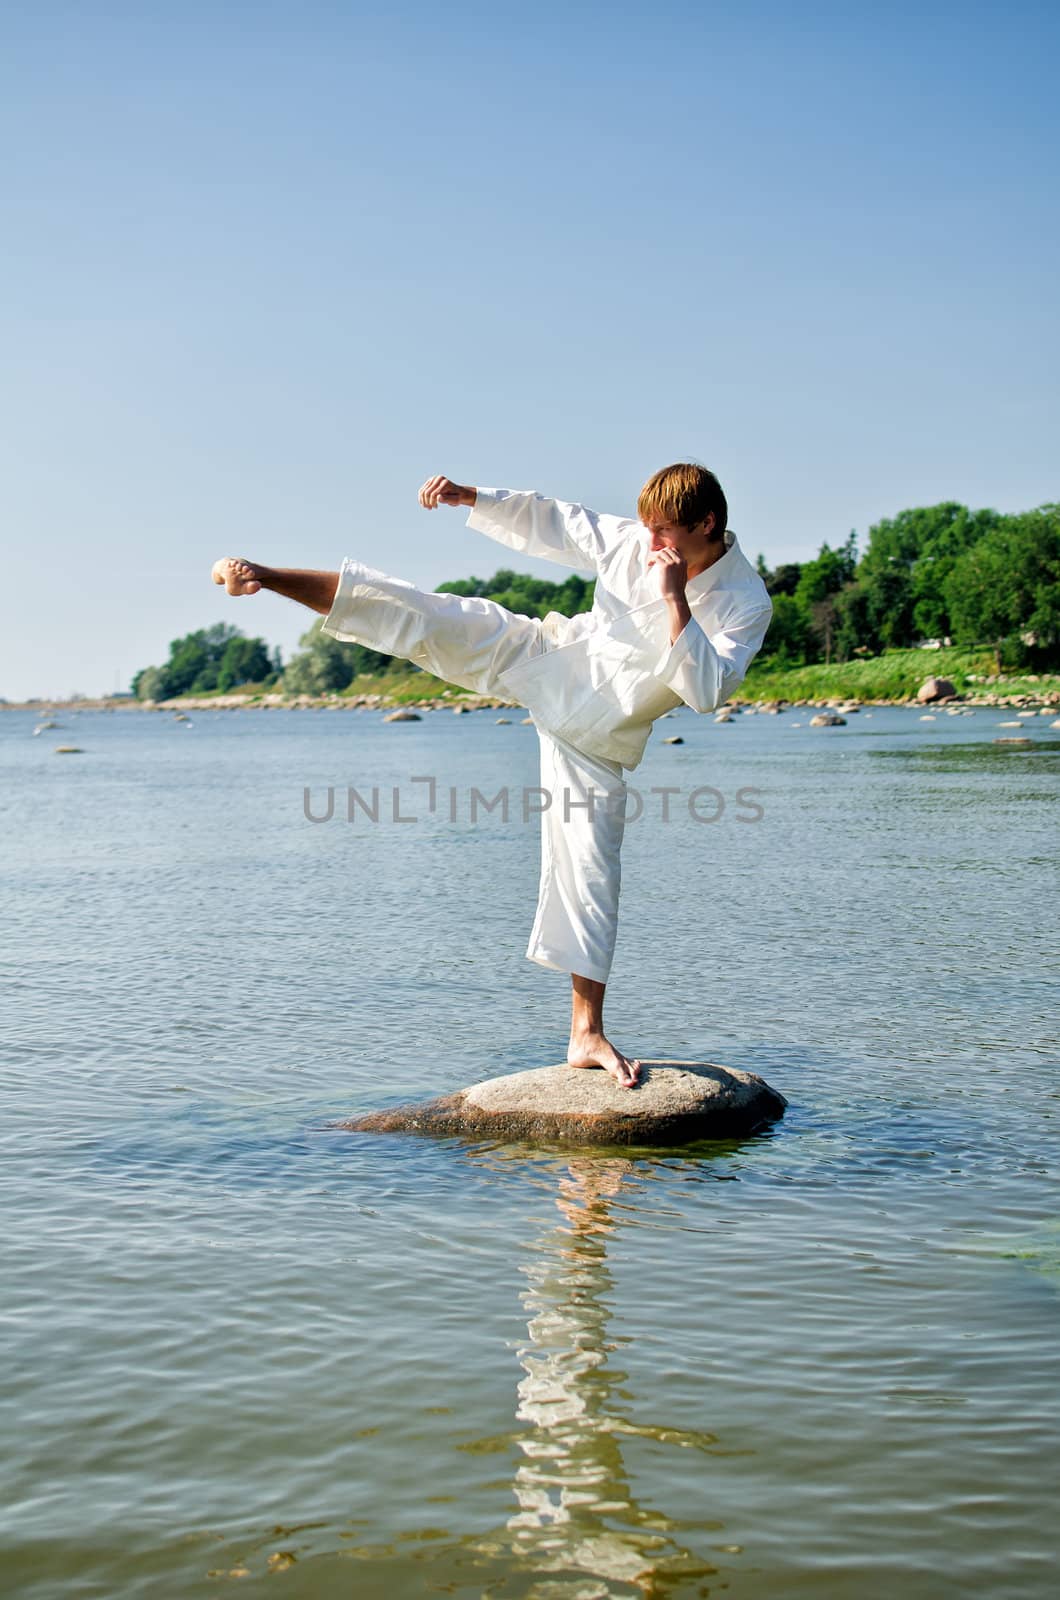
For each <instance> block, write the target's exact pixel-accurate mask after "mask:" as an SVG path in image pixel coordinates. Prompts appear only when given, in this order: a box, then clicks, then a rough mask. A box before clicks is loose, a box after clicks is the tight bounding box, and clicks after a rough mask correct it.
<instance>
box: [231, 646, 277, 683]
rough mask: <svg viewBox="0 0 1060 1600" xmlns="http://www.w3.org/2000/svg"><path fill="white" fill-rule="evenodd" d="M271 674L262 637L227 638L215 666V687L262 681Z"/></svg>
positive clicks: (271, 670)
mask: <svg viewBox="0 0 1060 1600" xmlns="http://www.w3.org/2000/svg"><path fill="white" fill-rule="evenodd" d="M272 675H273V668H272V660H271V658H270V656H269V651H268V646H267V645H266V643H265V641H264V639H229V641H228V643H227V644H226V645H225V648H224V654H223V655H222V656H221V660H220V662H219V663H218V667H217V687H218V688H219V689H222V690H228V689H236V688H238V687H239V685H240V684H243V683H264V682H265V681H266V679H268V678H271V677H272Z"/></svg>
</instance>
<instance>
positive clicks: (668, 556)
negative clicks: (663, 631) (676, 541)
mask: <svg viewBox="0 0 1060 1600" xmlns="http://www.w3.org/2000/svg"><path fill="white" fill-rule="evenodd" d="M648 565H649V567H655V568H657V571H658V579H659V593H660V594H661V595H662V597H663V599H664V600H665V601H666V607H667V610H668V611H669V613H670V643H671V644H676V642H677V640H678V639H679V638H680V637H681V635H682V633H684V631H685V628H686V627H687V625H688V623H689V621H690V619H691V616H692V612H691V610H690V608H689V604H688V600H687V598H686V596H685V586H686V584H687V583H688V562H687V561H686V560H685V558H684V556H681V555H678V553H677V551H676V550H674V549H672V548H671V547H670V546H669V545H664V547H663V548H662V549H661V550H654V551H653V552H652V554H651V555H650V556H649V557H648Z"/></svg>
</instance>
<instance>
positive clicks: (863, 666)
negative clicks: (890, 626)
mask: <svg viewBox="0 0 1060 1600" xmlns="http://www.w3.org/2000/svg"><path fill="white" fill-rule="evenodd" d="M994 671H995V663H994V655H993V651H991V650H982V649H979V650H962V649H960V648H959V647H957V646H953V647H952V648H950V649H948V650H887V651H885V652H884V654H883V655H880V656H869V657H867V658H866V659H864V660H857V661H844V662H842V663H841V664H839V665H834V666H827V667H826V666H823V665H817V666H812V667H774V666H773V665H772V664H771V663H769V662H758V663H756V664H755V665H753V666H752V667H751V670H750V672H748V674H747V677H746V678H745V679H744V682H743V684H742V685H741V687H740V689H739V692H738V695H737V698H738V699H743V700H833V699H836V698H838V697H840V696H842V697H843V698H844V699H852V700H910V699H912V698H913V697H914V696H915V694H916V692H917V690H918V689H919V687H920V685H921V684H922V683H923V681H924V679H925V678H931V677H937V678H949V679H950V681H951V682H952V684H953V686H954V688H955V689H956V691H957V693H958V694H968V695H975V694H988V693H990V692H992V691H993V692H997V693H1001V694H1006V695H1012V694H1045V693H1048V692H1049V691H1052V690H1060V676H1058V675H1055V674H1053V675H1051V676H1048V677H1046V676H1044V675H1043V676H1042V677H1041V678H1040V679H1039V680H1038V681H1037V682H1032V681H1031V680H1030V679H1029V678H1024V677H1015V676H1014V677H1006V678H1005V680H1004V681H1003V682H1002V683H989V684H988V683H973V682H971V681H970V677H969V675H970V674H975V675H977V676H989V675H991V674H993V672H994Z"/></svg>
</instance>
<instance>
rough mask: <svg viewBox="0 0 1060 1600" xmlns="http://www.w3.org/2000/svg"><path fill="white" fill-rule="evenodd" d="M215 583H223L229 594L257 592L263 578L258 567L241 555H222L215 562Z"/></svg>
mask: <svg viewBox="0 0 1060 1600" xmlns="http://www.w3.org/2000/svg"><path fill="white" fill-rule="evenodd" d="M211 577H212V578H213V581H214V583H223V584H224V586H225V588H226V589H227V591H228V593H229V594H257V592H258V590H259V589H260V588H261V578H260V577H259V576H258V571H257V568H256V567H253V566H251V564H250V562H249V561H244V560H243V558H242V557H241V556H222V558H221V560H220V561H215V562H214V564H213V572H212V573H211Z"/></svg>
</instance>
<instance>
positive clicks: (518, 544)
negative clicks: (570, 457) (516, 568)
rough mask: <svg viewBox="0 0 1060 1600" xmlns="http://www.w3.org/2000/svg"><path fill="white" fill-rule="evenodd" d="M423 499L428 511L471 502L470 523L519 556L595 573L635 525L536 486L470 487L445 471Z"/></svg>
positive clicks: (431, 480)
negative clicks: (546, 493) (554, 496)
mask: <svg viewBox="0 0 1060 1600" xmlns="http://www.w3.org/2000/svg"><path fill="white" fill-rule="evenodd" d="M419 500H420V505H421V506H423V507H425V509H426V510H428V511H433V510H434V509H435V507H436V506H439V505H448V506H469V507H470V508H471V515H470V516H469V517H468V519H467V520H468V527H469V528H474V529H475V530H476V531H477V532H479V533H485V534H488V535H489V537H490V538H491V539H496V540H497V541H498V543H500V544H503V545H507V547H508V549H509V550H517V551H518V552H519V554H520V555H526V556H539V557H540V558H541V559H543V560H545V561H558V562H559V563H560V565H561V566H564V567H573V568H574V569H575V570H576V571H578V572H590V573H595V572H597V571H598V570H599V568H600V564H601V562H602V561H603V559H604V557H605V556H606V555H607V553H608V551H610V550H611V549H613V548H614V546H615V545H616V544H617V543H619V542H620V541H622V540H624V539H626V538H628V537H629V534H630V532H631V531H632V528H633V524H632V523H631V522H630V521H629V519H628V518H626V517H609V516H601V515H599V514H598V513H597V512H595V511H590V510H588V508H587V507H586V506H579V505H572V504H570V503H568V502H567V501H565V500H549V499H547V498H546V496H544V495H540V494H535V493H533V491H532V490H524V489H483V488H471V487H469V486H468V485H466V484H459V483H454V482H453V481H452V479H451V478H446V477H444V476H442V475H439V476H437V477H434V478H428V479H427V482H426V483H425V484H424V485H423V487H422V489H421V490H420V494H419Z"/></svg>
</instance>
